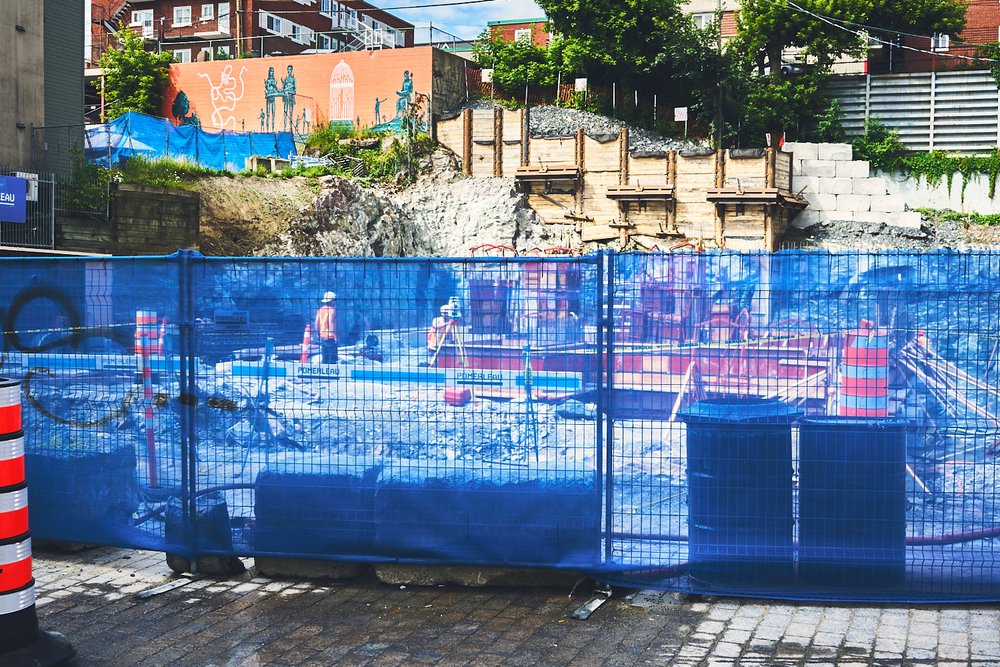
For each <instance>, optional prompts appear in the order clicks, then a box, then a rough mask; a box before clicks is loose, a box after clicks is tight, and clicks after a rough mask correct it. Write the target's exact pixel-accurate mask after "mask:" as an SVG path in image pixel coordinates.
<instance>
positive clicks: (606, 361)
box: [598, 252, 615, 562]
mask: <svg viewBox="0 0 1000 667" xmlns="http://www.w3.org/2000/svg"><path fill="white" fill-rule="evenodd" d="M605 257H606V258H607V269H606V273H605V278H604V282H605V284H606V289H607V304H606V306H605V311H604V312H603V313H601V316H602V319H603V323H604V328H605V332H606V340H605V346H604V350H603V351H602V355H603V356H602V361H603V363H602V364H599V369H600V372H599V373H598V374H599V375H601V374H605V373H606V374H607V381H606V382H605V383H604V392H603V394H604V396H605V399H604V412H605V414H606V418H605V420H604V424H603V426H604V428H605V432H604V503H605V505H604V517H605V528H604V530H605V534H606V535H607V539H606V540H605V542H604V559H605V561H606V562H611V558H612V540H611V534H612V530H613V528H614V524H613V519H614V514H613V510H614V489H615V486H614V481H615V480H614V442H615V428H614V423H615V399H614V390H615V377H614V372H615V361H614V356H615V253H613V252H608V253H607V254H606V255H605ZM600 412H601V411H600V410H599V411H598V413H600Z"/></svg>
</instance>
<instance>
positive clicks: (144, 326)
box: [135, 310, 160, 354]
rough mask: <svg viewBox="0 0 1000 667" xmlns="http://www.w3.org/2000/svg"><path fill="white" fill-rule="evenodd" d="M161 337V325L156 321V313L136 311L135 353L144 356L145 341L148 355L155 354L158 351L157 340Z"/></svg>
mask: <svg viewBox="0 0 1000 667" xmlns="http://www.w3.org/2000/svg"><path fill="white" fill-rule="evenodd" d="M159 337H160V328H159V324H158V323H157V321H156V311H153V310H137V311H135V353H136V354H142V346H143V341H144V340H145V345H146V353H147V354H155V353H156V351H157V349H158V344H157V339H159Z"/></svg>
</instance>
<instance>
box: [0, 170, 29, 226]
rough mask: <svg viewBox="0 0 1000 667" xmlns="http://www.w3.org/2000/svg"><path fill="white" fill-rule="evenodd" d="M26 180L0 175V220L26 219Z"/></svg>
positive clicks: (18, 220)
mask: <svg viewBox="0 0 1000 667" xmlns="http://www.w3.org/2000/svg"><path fill="white" fill-rule="evenodd" d="M27 201H28V182H27V181H26V180H24V179H23V178H15V177H13V176H0V222H21V223H23V222H24V221H25V219H26V210H27Z"/></svg>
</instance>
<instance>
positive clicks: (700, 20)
mask: <svg viewBox="0 0 1000 667" xmlns="http://www.w3.org/2000/svg"><path fill="white" fill-rule="evenodd" d="M691 18H692V19H693V20H694V26H695V27H696V28H698V29H699V30H704V29H705V28H708V27H710V26H711V25H712V24H713V23H715V14H713V13H712V12H702V13H700V14H692V15H691Z"/></svg>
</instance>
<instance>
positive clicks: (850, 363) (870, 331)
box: [839, 322, 889, 417]
mask: <svg viewBox="0 0 1000 667" xmlns="http://www.w3.org/2000/svg"><path fill="white" fill-rule="evenodd" d="M839 407H840V410H839V412H840V416H841V417H886V416H888V415H889V332H888V330H887V329H884V328H883V329H878V328H874V327H871V326H870V325H869V323H867V322H862V323H861V327H860V328H858V329H855V330H854V331H851V332H848V333H847V335H846V337H845V341H844V361H843V363H842V364H841V366H840V395H839Z"/></svg>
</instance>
